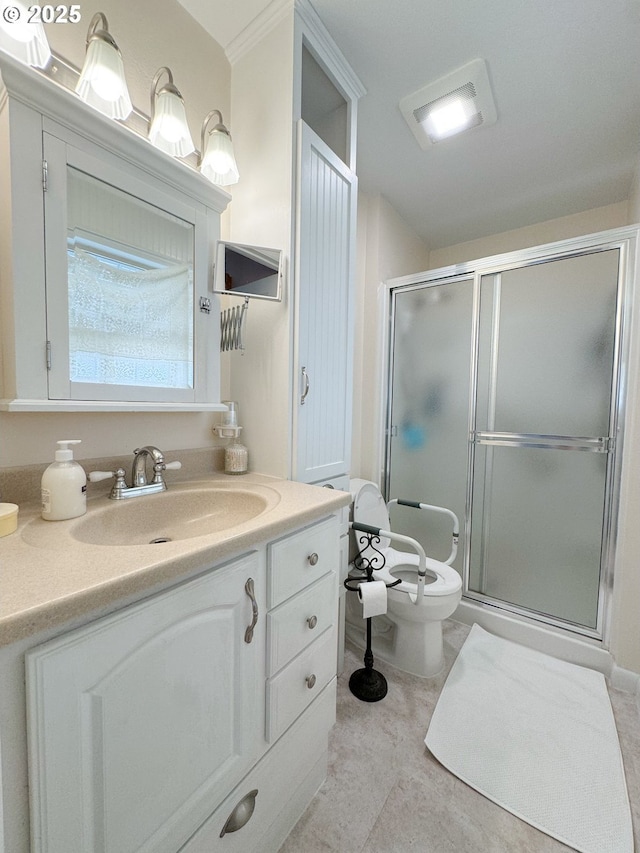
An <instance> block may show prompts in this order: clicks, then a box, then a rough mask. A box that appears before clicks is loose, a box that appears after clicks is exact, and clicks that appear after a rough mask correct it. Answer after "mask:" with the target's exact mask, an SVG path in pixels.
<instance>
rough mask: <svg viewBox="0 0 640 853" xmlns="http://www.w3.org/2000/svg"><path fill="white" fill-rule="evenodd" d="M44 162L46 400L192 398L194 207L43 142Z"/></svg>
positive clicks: (49, 140) (54, 142)
mask: <svg viewBox="0 0 640 853" xmlns="http://www.w3.org/2000/svg"><path fill="white" fill-rule="evenodd" d="M45 155H46V156H45V159H46V160H47V163H48V171H49V187H48V191H47V193H46V194H45V229H46V277H47V331H48V338H49V341H50V369H49V397H50V398H51V399H61V400H65V399H68V400H96V401H99V400H110V401H112V400H123V401H140V402H160V401H162V402H176V403H184V402H192V401H194V400H196V399H197V397H196V393H195V391H196V382H195V380H196V375H195V374H196V333H197V330H196V328H195V314H194V301H195V298H194V283H195V278H196V276H197V275H198V273H199V270H198V268H197V264H198V259H199V257H200V256H201V255H202V250H201V249H200V250H199V249H198V248H197V244H196V236H197V229H196V225H197V222H198V218H199V215H200V212H199V211H198V208H197V204H196V203H193V202H191V203H190V200H188V199H185V198H182V197H180V196H179V195H177V196H172V195H170V194H169V193H163V192H162V191H161V190H158V189H157V188H155V187H153V185H150V184H147V183H146V182H143V181H141V180H139V178H138V177H137V176H136V175H133V174H128V173H127V172H126V171H120V170H118V169H116V168H113V166H111V164H108V163H105V162H102V161H100V160H98V159H97V158H94V157H92V156H91V155H89V154H87V153H86V152H84V151H80V150H78V149H75V148H73V147H72V146H70V145H68V144H67V143H66V142H64V141H62V140H60V139H58V138H56V137H54V136H52V135H49V134H45ZM204 230H206V229H204ZM205 242H206V241H205ZM204 251H205V255H206V245H205V249H204ZM201 273H202V275H203V278H204V279H206V257H205V263H204V270H202V271H201Z"/></svg>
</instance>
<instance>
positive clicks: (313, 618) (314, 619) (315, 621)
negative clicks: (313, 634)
mask: <svg viewBox="0 0 640 853" xmlns="http://www.w3.org/2000/svg"><path fill="white" fill-rule="evenodd" d="M317 624H318V617H317V616H309V618H308V619H307V625H308V626H309V628H311V630H313V629H314V628H315V627H316V625H317Z"/></svg>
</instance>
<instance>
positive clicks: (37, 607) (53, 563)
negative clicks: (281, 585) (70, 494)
mask: <svg viewBox="0 0 640 853" xmlns="http://www.w3.org/2000/svg"><path fill="white" fill-rule="evenodd" d="M212 485H213V486H216V487H218V486H219V487H220V488H222V489H229V490H233V489H234V488H238V487H239V488H242V489H248V490H251V489H255V491H256V492H257V493H262V494H263V495H268V502H267V506H266V508H265V510H264V511H263V512H262V513H261V514H260V515H258V516H257V517H256V518H253V519H251V520H249V521H243V522H241V523H239V524H238V525H235V526H233V527H230V528H229V529H226V530H223V531H221V532H217V533H209V534H206V535H200V536H192V537H190V538H183V539H176V540H174V541H171V542H165V543H162V544H159V545H158V544H149V543H144V544H109V545H97V544H91V543H90V542H87V541H79V540H78V538H77V536H78V532H79V525H80V524H81V523H84V522H85V521H86V519H88V518H90V517H92V516H96V515H97V514H99V513H100V512H104V511H105V510H106V509H107V508H108V509H110V508H111V507H113V506H114V505H116V504H117V506H118V512H122V513H126V512H127V511H128V509H132V508H133V505H134V504H138V502H142V501H153V500H154V498H162V497H163V496H162V495H148V496H144V497H137V498H129V499H128V500H125V501H117V502H116V501H110V500H109V499H108V498H106V497H98V498H90V499H89V500H88V502H87V508H88V509H87V515H85V516H81V517H80V518H75V519H70V520H68V521H57V522H52V521H43V520H42V518H41V517H40V507H39V506H38V505H31V506H21V507H20V515H19V523H18V529H17V531H16V532H15V533H12V534H10V535H9V536H4V537H2V538H0V646H3V645H8V644H9V643H12V642H15V641H17V640H21V639H24V638H26V637H29V636H31V635H35V634H37V633H39V632H41V631H45V630H47V629H51V628H55V627H57V626H62V625H64V624H65V623H69V622H74V621H75V622H78V621H79V620H81V618H82V617H83V616H87V617H88V616H89V615H92V614H95V615H101V612H108V611H109V610H111V609H114V608H115V607H116V606H117V604H118V603H119V602H121V603H124V604H126V603H128V601H129V600H134V599H135V597H142V596H143V595H145V594H146V593H151V592H154V591H156V590H158V589H161V588H162V587H163V586H167V585H169V584H170V583H171V582H179V581H180V580H183V579H186V578H188V577H190V576H192V575H194V574H197V573H198V572H199V571H202V570H204V569H206V568H208V567H210V566H213V565H214V564H215V563H219V562H221V561H224V560H226V559H227V558H231V557H233V556H234V555H237V554H240V553H242V552H244V551H248V550H250V549H251V548H252V547H254V546H256V545H258V544H260V543H264V542H266V541H268V540H272V539H277V538H278V537H280V536H282V535H284V534H285V533H287V532H289V531H291V530H293V529H294V528H296V527H301V526H304V525H305V524H309V523H311V522H313V521H314V520H316V519H320V518H322V517H324V516H327V515H329V514H331V513H332V512H335V511H336V510H338V509H340V508H341V507H344V506H347V505H348V504H349V502H350V496H349V495H348V494H347V493H346V492H341V491H336V490H332V489H324V488H319V487H318V486H308V485H305V484H304V483H296V482H292V481H289V480H279V479H277V478H273V477H267V476H264V475H261V474H247V475H244V476H243V477H242V478H239V477H230V476H225V475H224V474H213V475H211V476H208V477H206V478H204V477H203V478H199V479H198V480H197V481H187V482H185V481H183V482H182V483H179V484H174V485H173V486H172V485H169V491H168V492H167V493H165V494H169V493H170V492H171V490H172V488H173V489H183V490H188V489H192V488H198V487H201V488H207V487H211V486H212ZM218 494H219V493H218ZM136 511H137V510H136ZM131 515H132V516H133V512H132V513H131Z"/></svg>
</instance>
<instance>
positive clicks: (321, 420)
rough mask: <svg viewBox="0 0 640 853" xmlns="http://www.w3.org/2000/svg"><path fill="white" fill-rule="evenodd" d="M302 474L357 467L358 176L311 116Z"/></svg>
mask: <svg viewBox="0 0 640 853" xmlns="http://www.w3.org/2000/svg"><path fill="white" fill-rule="evenodd" d="M298 155H299V160H298V199H297V202H298V203H297V212H298V218H297V252H296V255H297V267H296V282H297V290H296V297H297V300H298V306H297V308H298V310H297V316H298V324H297V334H296V355H297V357H296V361H295V370H296V375H295V377H294V393H295V396H296V399H295V400H294V412H295V413H296V415H295V421H294V478H295V479H296V480H300V481H302V482H306V483H317V482H319V481H321V480H326V479H328V478H330V477H336V476H340V475H341V474H346V473H348V471H349V463H350V459H349V457H350V449H351V398H352V338H353V310H352V302H353V299H352V284H353V271H354V266H355V263H354V262H355V223H356V193H357V178H356V176H355V174H354V173H353V172H352V171H351V170H350V169H349V168H348V167H347V166H346V165H345V164H344V163H343V162H342V160H340V158H339V157H337V155H336V154H334V152H333V151H332V150H331V149H330V148H329V147H328V146H327V145H326V144H325V143H324V142H323V141H322V140H321V139H320V137H319V136H317V135H316V134H315V133H314V132H313V131H312V130H311V128H310V127H309V126H308V125H307V124H305V123H304V122H303V121H300V122H299V133H298Z"/></svg>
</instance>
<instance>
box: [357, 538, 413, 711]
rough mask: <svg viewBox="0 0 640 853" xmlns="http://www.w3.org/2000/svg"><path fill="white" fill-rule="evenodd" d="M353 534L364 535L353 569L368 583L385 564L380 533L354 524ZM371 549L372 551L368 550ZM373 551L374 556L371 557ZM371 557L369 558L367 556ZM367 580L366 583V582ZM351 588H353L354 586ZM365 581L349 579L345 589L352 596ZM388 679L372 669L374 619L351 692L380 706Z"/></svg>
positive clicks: (368, 622)
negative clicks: (362, 665)
mask: <svg viewBox="0 0 640 853" xmlns="http://www.w3.org/2000/svg"><path fill="white" fill-rule="evenodd" d="M351 526H352V528H353V530H357V531H359V532H361V533H363V534H364V535H363V536H361V537H359V542H360V544H361V545H364V547H363V548H362V550H361V551H360V552H359V554H358V556H357V557H356V558H355V560H354V561H353V565H354V566H355V568H356V569H358V570H359V571H364V572H365V573H366V578H367V583H369V582H371V581H373V570H374V568H377V569H381V568H382V567H383V566H384V564H385V562H386V561H385V558H384V555H383V554H382V553H381V552H380V551H379V550H378V549H377V548H376V547H375V545H374V544H373V543H374V542H375V543H376V545H379V544H380V531H379V530H378V529H376V528H373V527H368V526H367V525H364V524H363V525H358V524H356V523H355V522H354V523H353V524H352V525H351ZM368 549H371V550H368ZM371 551H373V552H374V553H373V555H371ZM365 553H368V554H369V556H365ZM363 580H364V579H363ZM400 582H401V581H399V580H397V581H395V583H391V584H387V587H391V586H397V585H398V584H399V583H400ZM354 583H355V586H354V585H350V584H354ZM361 583H362V581H357V582H356V581H355V580H354V579H353V578H347V580H345V581H344V586H345V589H347V590H348V591H349V592H358V587H359V586H360V584H361ZM387 689H388V688H387V679H386V678H385V677H384V675H383V674H382V673H381V672H378V670H376V669H374V668H373V652H372V651H371V617H369V618H368V619H367V647H366V649H365V653H364V668H363V669H357V670H356V671H355V672H354V673H352V675H351V678H350V679H349V690H351V692H352V693H353V695H354V696H355V697H356V698H357V699H361V700H362V701H363V702H379V701H380V700H381V699H384V697H385V696H386V695H387Z"/></svg>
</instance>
